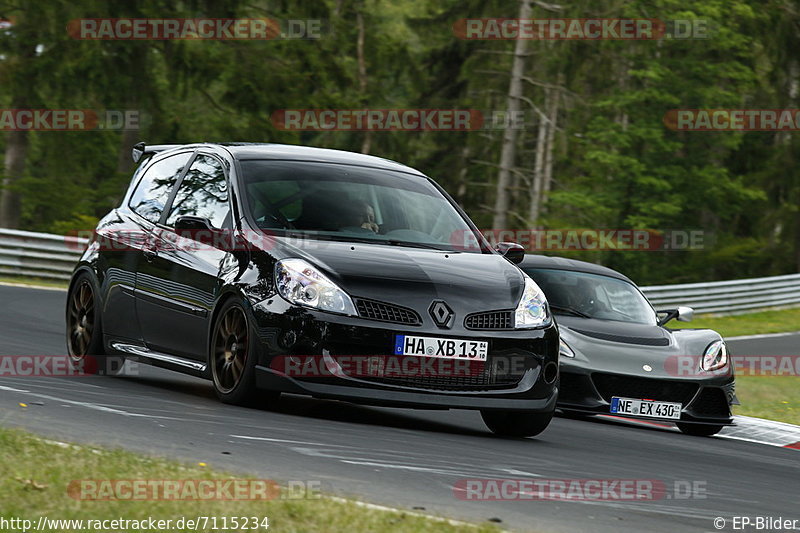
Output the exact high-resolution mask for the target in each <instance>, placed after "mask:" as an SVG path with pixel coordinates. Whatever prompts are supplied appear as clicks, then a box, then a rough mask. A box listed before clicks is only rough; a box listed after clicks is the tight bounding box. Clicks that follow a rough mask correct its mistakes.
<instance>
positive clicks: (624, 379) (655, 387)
mask: <svg viewBox="0 0 800 533" xmlns="http://www.w3.org/2000/svg"><path fill="white" fill-rule="evenodd" d="M592 381H594V384H595V387H597V391H598V392H599V393H600V395H601V396H602V397H603V399H604V400H605V401H607V402H611V397H612V396H620V397H622V398H635V399H645V400H659V401H662V402H679V403H681V404H683V405H684V406H685V405H686V404H688V403H689V402H690V401H691V400H692V398H693V397H694V395H695V393H697V384H696V383H686V382H683V381H669V380H663V379H650V378H637V377H631V376H619V375H616V374H600V373H597V374H592Z"/></svg>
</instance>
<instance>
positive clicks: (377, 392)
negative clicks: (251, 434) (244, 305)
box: [252, 297, 558, 412]
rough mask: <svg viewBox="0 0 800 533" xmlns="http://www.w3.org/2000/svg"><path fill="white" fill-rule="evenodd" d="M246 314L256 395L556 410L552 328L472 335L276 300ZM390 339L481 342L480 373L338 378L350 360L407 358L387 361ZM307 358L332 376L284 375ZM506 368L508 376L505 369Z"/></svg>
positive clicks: (555, 343)
mask: <svg viewBox="0 0 800 533" xmlns="http://www.w3.org/2000/svg"><path fill="white" fill-rule="evenodd" d="M252 313H253V317H254V320H253V323H254V324H255V327H254V333H255V334H256V335H257V337H258V338H259V340H260V342H259V343H258V350H259V353H258V363H257V366H256V385H257V386H258V387H259V388H263V389H269V390H275V391H281V392H286V393H295V394H305V395H311V396H315V397H318V398H329V399H338V400H346V401H351V402H355V403H364V404H370V405H381V406H395V407H413V408H427V409H448V408H457V409H480V410H520V411H531V412H551V411H553V410H554V409H555V404H556V399H557V396H558V379H557V369H558V366H557V365H558V331H557V329H556V326H555V325H553V324H551V325H550V326H547V327H545V328H541V329H533V330H502V331H500V330H496V331H495V330H484V331H476V330H467V329H464V328H462V327H460V326H458V325H454V326H453V327H452V328H451V329H438V328H435V327H426V326H424V325H423V326H409V325H401V324H393V323H386V322H379V321H375V320H368V319H364V318H360V317H350V316H340V315H335V314H331V313H324V312H319V311H314V310H309V309H302V308H298V307H294V306H291V305H289V304H288V303H286V302H285V301H283V300H282V299H281V298H279V297H276V298H273V299H270V300H267V301H265V302H261V303H259V304H258V305H255V306H253V308H252ZM396 335H416V336H423V337H437V338H450V339H458V340H478V341H486V342H488V356H487V361H486V363H485V364H484V367H483V368H484V371H482V372H480V373H478V372H475V373H473V374H471V375H469V376H466V377H465V376H456V375H447V374H446V373H445V374H442V373H439V374H438V375H425V374H414V375H401V376H398V375H393V376H391V377H387V376H386V375H382V374H380V373H379V374H371V373H369V372H366V373H364V372H359V373H355V374H354V373H351V372H349V371H342V370H341V368H343V367H344V365H343V366H342V367H340V366H339V365H338V363H340V362H341V361H342V360H343V359H346V358H348V357H350V358H365V359H367V360H372V359H375V358H387V357H397V358H403V357H405V358H412V357H413V356H394V355H393V350H394V347H395V336H396ZM309 359H312V360H313V361H316V362H318V363H319V368H327V369H334V371H333V372H324V373H319V374H315V373H314V372H312V373H305V372H302V373H292V372H289V371H287V368H288V366H287V364H286V361H297V360H303V361H308V360H309ZM418 359H420V360H422V359H427V360H428V361H430V358H418ZM509 362H511V364H512V366H513V367H514V369H513V370H508V366H509ZM504 365H505V366H504ZM414 368H418V367H417V366H414ZM437 368H438V367H437ZM498 369H500V370H498ZM503 369H506V370H503ZM503 372H505V373H503Z"/></svg>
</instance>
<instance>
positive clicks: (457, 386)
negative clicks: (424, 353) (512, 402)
mask: <svg viewBox="0 0 800 533" xmlns="http://www.w3.org/2000/svg"><path fill="white" fill-rule="evenodd" d="M409 357H413V356H409ZM414 368H418V366H416V365H415V366H414ZM523 375H524V370H522V371H519V372H511V371H509V370H507V369H504V368H503V367H502V365H494V364H491V363H480V362H471V365H470V367H469V370H468V371H466V372H458V371H456V372H455V373H454V374H453V375H449V376H448V375H433V374H431V375H424V374H422V375H416V376H361V379H363V380H364V381H369V382H370V383H376V384H381V385H395V386H399V387H410V388H415V389H428V390H438V391H484V390H499V389H510V388H514V387H516V386H517V384H518V383H519V382H520V380H521V379H522V376H523Z"/></svg>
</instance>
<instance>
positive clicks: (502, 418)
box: [481, 411, 554, 437]
mask: <svg viewBox="0 0 800 533" xmlns="http://www.w3.org/2000/svg"><path fill="white" fill-rule="evenodd" d="M553 413H554V411H550V412H548V413H532V412H530V411H481V418H483V422H484V424H486V427H488V428H489V429H490V430H491V431H492V433H494V434H495V435H500V436H504V437H533V436H535V435H538V434H539V433H541V432H542V431H544V430H545V429H547V426H548V425H550V421H551V420H552V419H553Z"/></svg>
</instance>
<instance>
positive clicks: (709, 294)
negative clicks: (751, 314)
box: [641, 274, 800, 314]
mask: <svg viewBox="0 0 800 533" xmlns="http://www.w3.org/2000/svg"><path fill="white" fill-rule="evenodd" d="M641 289H642V292H644V294H645V296H647V298H648V299H649V300H650V303H652V304H653V306H654V307H655V308H656V309H674V308H675V307H678V306H679V305H687V306H689V307H692V308H694V310H695V311H696V312H697V313H725V314H741V313H746V312H748V311H757V310H759V309H767V308H770V307H791V306H795V305H800V274H789V275H786V276H773V277H769V278H752V279H736V280H731V281H714V282H710V283H686V284H683V285H656V286H651V287H641Z"/></svg>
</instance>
